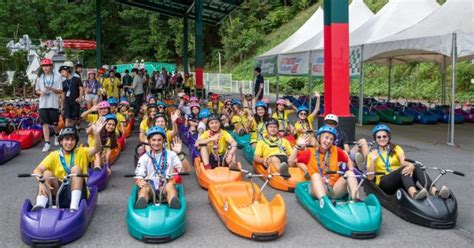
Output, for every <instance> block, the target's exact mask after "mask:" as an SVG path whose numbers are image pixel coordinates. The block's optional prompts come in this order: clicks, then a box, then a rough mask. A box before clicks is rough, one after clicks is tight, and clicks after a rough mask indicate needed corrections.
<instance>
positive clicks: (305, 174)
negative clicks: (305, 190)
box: [304, 172, 311, 180]
mask: <svg viewBox="0 0 474 248" xmlns="http://www.w3.org/2000/svg"><path fill="white" fill-rule="evenodd" d="M304 178H305V179H306V180H311V175H310V174H309V172H305V173H304Z"/></svg>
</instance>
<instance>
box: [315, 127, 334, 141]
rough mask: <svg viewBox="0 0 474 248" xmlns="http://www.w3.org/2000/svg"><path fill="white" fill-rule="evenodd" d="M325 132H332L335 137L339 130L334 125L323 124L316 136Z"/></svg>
mask: <svg viewBox="0 0 474 248" xmlns="http://www.w3.org/2000/svg"><path fill="white" fill-rule="evenodd" d="M323 133H330V134H332V135H334V138H336V137H337V130H336V129H335V128H333V127H330V126H326V125H324V126H322V127H320V128H319V129H318V132H317V133H316V137H318V136H319V135H321V134H323Z"/></svg>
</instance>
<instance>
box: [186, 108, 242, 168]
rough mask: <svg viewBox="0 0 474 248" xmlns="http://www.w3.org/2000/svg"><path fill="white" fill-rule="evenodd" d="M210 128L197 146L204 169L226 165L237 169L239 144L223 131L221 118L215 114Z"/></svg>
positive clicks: (209, 124)
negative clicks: (236, 159) (236, 160)
mask: <svg viewBox="0 0 474 248" xmlns="http://www.w3.org/2000/svg"><path fill="white" fill-rule="evenodd" d="M208 126H209V130H207V131H205V132H203V133H202V134H201V135H200V136H199V138H198V140H197V141H196V144H195V146H196V147H197V148H198V149H199V148H200V153H201V159H202V162H203V164H204V167H205V168H206V169H211V168H215V167H217V166H224V165H228V166H229V167H234V168H235V167H237V163H236V162H235V152H236V150H237V142H236V141H235V140H234V138H232V136H231V135H230V134H229V133H228V132H227V131H225V130H222V129H221V125H220V121H219V116H217V115H215V114H212V115H211V116H209V119H208ZM229 146H230V147H231V148H230V149H229V148H228V147H229Z"/></svg>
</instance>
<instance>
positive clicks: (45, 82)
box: [35, 73, 63, 109]
mask: <svg viewBox="0 0 474 248" xmlns="http://www.w3.org/2000/svg"><path fill="white" fill-rule="evenodd" d="M47 86H49V87H52V88H55V89H58V90H61V92H62V90H63V84H62V77H61V75H59V74H57V73H51V74H50V75H46V74H42V75H41V76H40V77H39V78H38V79H37V80H36V85H35V90H39V91H42V92H45V91H46V94H43V95H42V96H40V98H39V108H40V109H46V108H52V109H59V95H58V94H56V93H54V92H52V91H51V90H47V89H46V87H47Z"/></svg>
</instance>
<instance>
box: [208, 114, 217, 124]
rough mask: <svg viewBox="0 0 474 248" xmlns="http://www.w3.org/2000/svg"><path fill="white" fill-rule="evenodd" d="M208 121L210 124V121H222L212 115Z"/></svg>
mask: <svg viewBox="0 0 474 248" xmlns="http://www.w3.org/2000/svg"><path fill="white" fill-rule="evenodd" d="M207 120H208V121H209V122H210V121H220V118H219V116H218V115H216V114H212V115H210V116H209V118H208V119H207Z"/></svg>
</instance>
